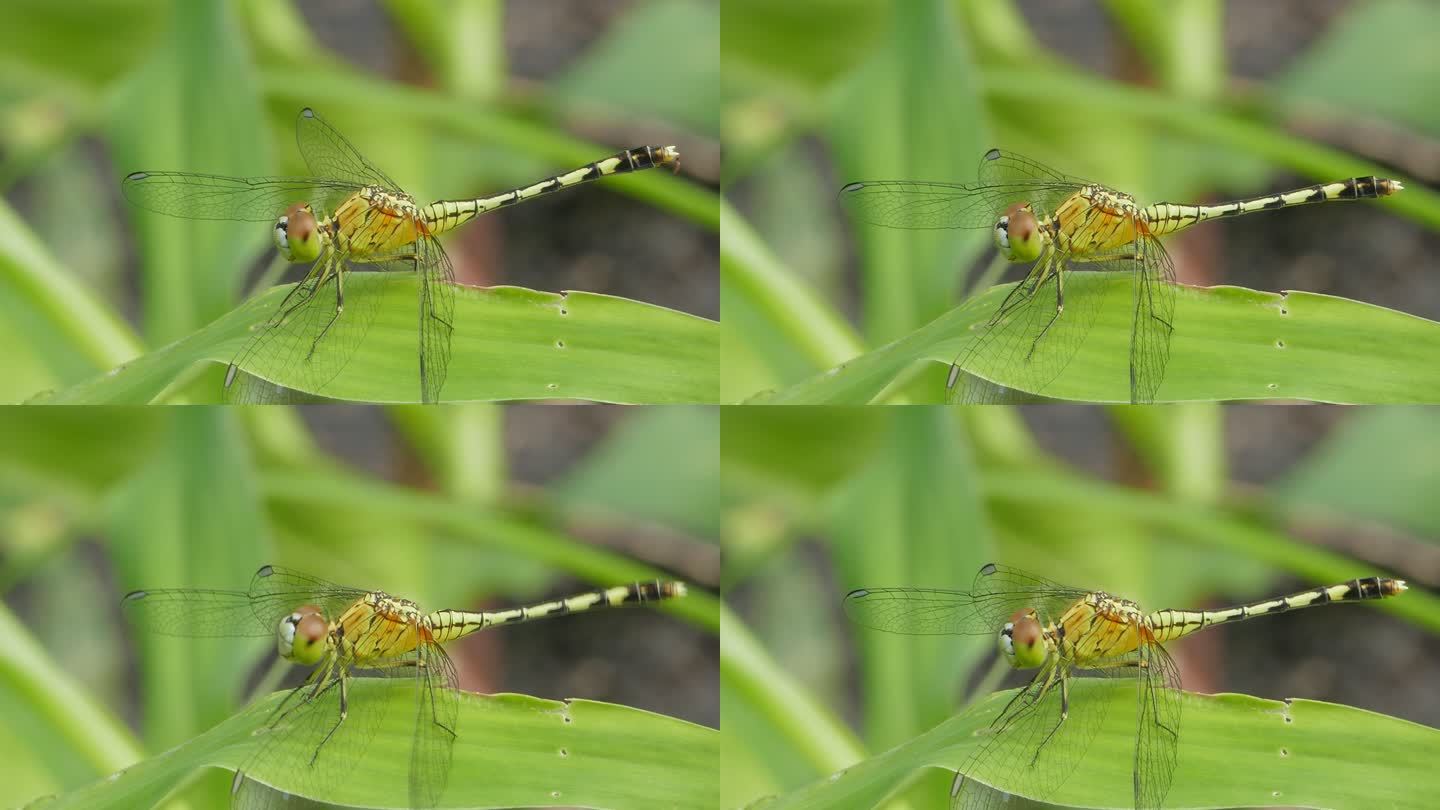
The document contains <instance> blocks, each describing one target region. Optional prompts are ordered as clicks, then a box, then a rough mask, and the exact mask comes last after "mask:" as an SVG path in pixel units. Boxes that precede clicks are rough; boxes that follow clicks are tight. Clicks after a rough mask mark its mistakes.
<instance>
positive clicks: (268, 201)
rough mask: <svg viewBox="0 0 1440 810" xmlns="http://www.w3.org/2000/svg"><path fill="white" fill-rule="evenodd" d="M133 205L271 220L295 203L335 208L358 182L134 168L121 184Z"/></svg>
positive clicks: (176, 213)
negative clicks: (148, 170)
mask: <svg viewBox="0 0 1440 810" xmlns="http://www.w3.org/2000/svg"><path fill="white" fill-rule="evenodd" d="M121 189H122V191H123V192H124V194H125V199H127V200H129V201H130V202H131V203H133V204H135V205H137V206H139V207H140V208H144V209H145V210H147V211H154V212H156V213H159V214H167V215H169V216H172V217H183V218H185V219H223V220H238V221H241V222H271V221H274V220H275V219H277V218H278V217H279V216H280V215H281V214H284V213H285V211H286V210H287V209H288V208H290V206H292V205H294V204H295V203H301V202H308V203H310V205H311V207H312V208H313V209H314V210H316V211H317V212H320V211H325V212H328V211H333V210H334V209H335V206H336V205H338V204H339V202H340V201H341V200H343V199H345V198H346V197H348V196H350V195H351V194H353V193H354V192H355V191H356V185H355V184H354V183H342V182H338V181H332V180H320V179H316V178H312V177H225V176H223V175H218V174H192V173H190V172H135V173H134V174H131V175H129V176H128V177H126V178H125V181H124V182H123V183H122V184H121Z"/></svg>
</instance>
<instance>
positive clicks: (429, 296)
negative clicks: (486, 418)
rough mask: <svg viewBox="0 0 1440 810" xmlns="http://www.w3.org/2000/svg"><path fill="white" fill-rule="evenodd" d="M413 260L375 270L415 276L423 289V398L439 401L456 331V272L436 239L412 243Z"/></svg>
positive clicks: (384, 264) (381, 265) (383, 264)
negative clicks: (452, 338) (451, 343)
mask: <svg viewBox="0 0 1440 810" xmlns="http://www.w3.org/2000/svg"><path fill="white" fill-rule="evenodd" d="M411 249H412V250H413V251H414V252H413V254H412V256H413V258H411V257H406V258H403V259H396V260H390V261H385V262H379V263H376V264H375V265H373V267H374V268H375V269H376V270H378V271H380V272H383V273H386V274H388V275H390V276H391V277H400V276H401V275H403V274H415V275H416V276H417V281H418V284H417V286H418V287H419V290H420V306H419V315H420V347H419V348H420V399H421V402H424V403H433V402H439V401H440V391H441V389H443V388H444V387H445V376H446V373H447V371H448V370H449V367H450V342H451V337H452V335H453V333H454V331H455V326H454V325H455V269H454V267H453V266H452V265H451V264H450V257H449V256H448V255H446V253H445V248H443V247H441V246H440V242H439V241H437V240H436V239H435V238H434V237H433V236H422V237H420V238H419V239H417V240H416V241H415V242H414V243H413V248H411Z"/></svg>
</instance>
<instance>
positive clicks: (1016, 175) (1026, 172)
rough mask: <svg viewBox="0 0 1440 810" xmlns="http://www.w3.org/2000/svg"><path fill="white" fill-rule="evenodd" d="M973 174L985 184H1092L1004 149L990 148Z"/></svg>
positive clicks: (1076, 185)
mask: <svg viewBox="0 0 1440 810" xmlns="http://www.w3.org/2000/svg"><path fill="white" fill-rule="evenodd" d="M975 176H976V177H978V178H980V184H981V185H986V186H992V185H995V186H999V185H1012V184H1015V183H1036V184H1039V185H1067V186H1072V187H1079V186H1085V185H1093V184H1092V183H1090V182H1089V181H1087V180H1082V179H1080V178H1078V177H1071V176H1070V175H1068V174H1065V173H1063V172H1058V171H1056V170H1054V169H1052V168H1050V167H1049V166H1046V165H1045V164H1043V163H1041V162H1040V161H1038V160H1031V159H1030V158H1027V157H1025V156H1024V155H1018V154H1016V153H1014V152H1009V151H1006V150H1004V149H991V150H990V151H989V152H986V153H985V155H984V157H982V158H980V167H979V168H978V169H976V171H975Z"/></svg>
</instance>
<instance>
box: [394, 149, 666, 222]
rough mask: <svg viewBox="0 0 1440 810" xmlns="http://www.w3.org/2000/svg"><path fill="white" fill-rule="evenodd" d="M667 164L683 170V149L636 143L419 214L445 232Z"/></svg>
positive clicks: (433, 205)
mask: <svg viewBox="0 0 1440 810" xmlns="http://www.w3.org/2000/svg"><path fill="white" fill-rule="evenodd" d="M661 166H667V167H670V168H672V169H674V170H675V171H679V169H680V152H679V151H678V150H676V148H675V147H673V146H637V147H635V148H634V149H626V150H624V151H621V152H616V153H615V154H613V155H611V156H610V157H607V158H604V159H602V160H597V161H595V162H593V163H588V164H586V165H584V166H581V167H579V168H577V169H572V170H571V171H568V172H565V173H564V174H557V175H555V176H554V177H547V178H546V179H544V180H541V181H540V182H538V183H532V184H530V185H528V186H524V187H522V188H516V189H511V190H510V191H506V192H504V193H503V194H495V195H493V196H490V197H479V198H477V199H473V200H440V201H439V202H433V203H431V204H429V205H427V206H425V207H424V208H422V209H420V215H421V217H422V218H423V219H424V220H425V224H426V225H427V226H429V228H430V232H431V233H436V234H440V233H444V232H445V231H448V230H450V229H452V228H457V227H459V226H461V225H464V224H465V223H466V222H469V221H470V220H472V219H474V218H475V217H478V216H480V215H481V214H485V213H488V212H490V211H494V210H495V209H496V208H504V207H505V206H507V205H514V204H515V203H519V202H524V201H525V200H528V199H531V198H533V197H539V196H540V195H542V194H549V193H551V192H555V191H559V190H561V189H564V188H569V187H570V186H575V185H579V184H581V183H585V182H588V181H590V180H598V179H599V178H601V177H606V176H608V175H612V174H627V173H629V172H638V171H642V170H644V169H654V168H658V167H661Z"/></svg>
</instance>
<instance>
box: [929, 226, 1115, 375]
mask: <svg viewBox="0 0 1440 810" xmlns="http://www.w3.org/2000/svg"><path fill="white" fill-rule="evenodd" d="M1070 272H1071V265H1070V263H1069V262H1068V261H1066V259H1065V258H1064V256H1063V255H1062V254H1058V253H1053V252H1052V253H1047V254H1045V255H1042V256H1041V257H1040V260H1039V261H1037V262H1036V263H1035V266H1034V267H1033V268H1032V269H1031V271H1030V273H1029V275H1027V276H1026V277H1025V279H1023V280H1022V281H1020V282H1019V283H1018V284H1017V285H1016V286H1015V287H1014V288H1012V289H1011V291H1010V294H1009V295H1007V296H1006V297H1005V300H1004V301H1003V302H1002V303H1001V305H1000V306H999V307H998V308H997V309H996V310H995V313H994V314H993V315H991V316H990V318H989V320H987V321H985V322H984V323H981V324H978V325H976V326H975V327H974V329H975V332H976V335H975V336H974V337H973V338H972V339H971V341H970V343H969V344H967V345H966V346H965V348H963V349H961V350H960V353H959V354H958V355H956V357H955V360H954V362H953V364H952V368H951V376H950V379H949V380H948V381H947V382H946V385H947V388H948V391H947V395H946V399H947V400H948V401H950V402H963V403H972V404H980V403H997V402H1008V401H1010V400H1011V399H1013V398H1015V396H1016V393H1015V392H1016V391H1019V392H1023V394H1029V395H1039V394H1042V393H1043V392H1044V390H1045V388H1046V386H1048V385H1049V384H1050V383H1051V382H1053V381H1054V380H1055V378H1056V377H1059V376H1060V374H1061V373H1062V372H1063V371H1064V370H1065V369H1066V367H1067V366H1069V365H1070V361H1071V360H1073V359H1075V353H1076V352H1077V351H1079V349H1080V345H1081V344H1082V343H1084V342H1085V336H1086V335H1088V334H1089V333H1090V327H1091V326H1093V325H1094V323H1095V318H1096V316H1097V315H1098V314H1099V313H1100V310H1101V305H1102V304H1103V303H1104V300H1105V294H1106V292H1107V290H1108V287H1105V286H1103V285H1102V286H1099V287H1086V288H1075V287H1071V286H1067V285H1066V284H1065V282H1066V280H1067V279H1066V277H1065V276H1066V275H1067V274H1069V273H1070ZM1062 301H1063V304H1064V310H1063V312H1062V311H1061V310H1060V306H1061V303H1062ZM962 372H963V373H962Z"/></svg>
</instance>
